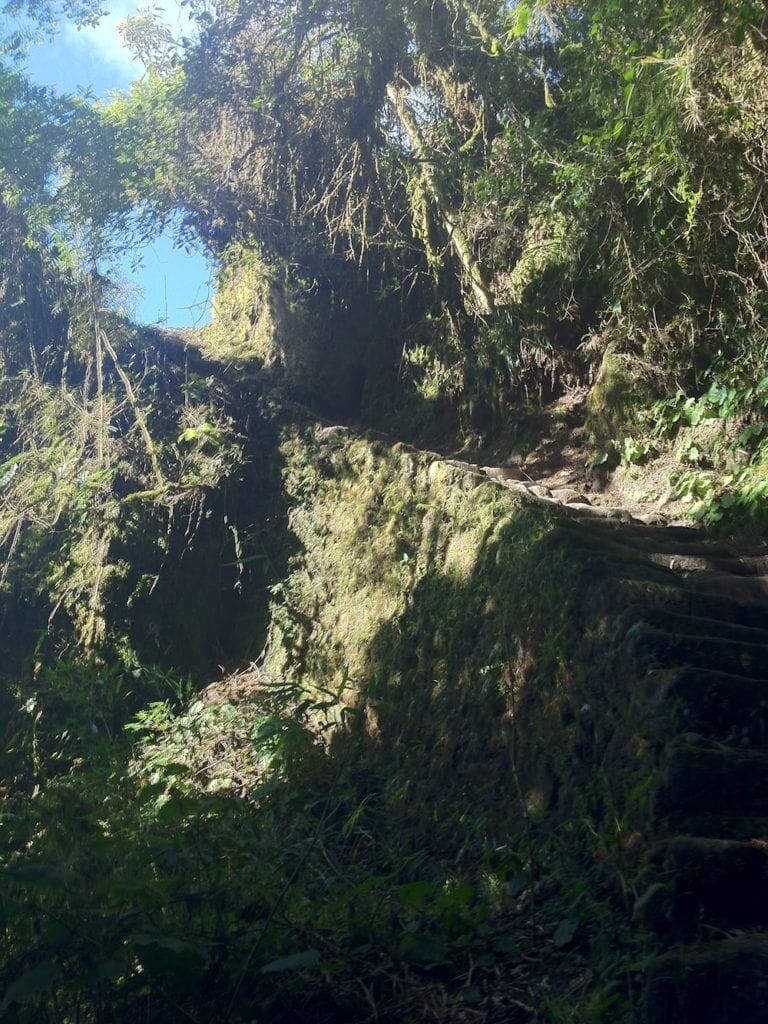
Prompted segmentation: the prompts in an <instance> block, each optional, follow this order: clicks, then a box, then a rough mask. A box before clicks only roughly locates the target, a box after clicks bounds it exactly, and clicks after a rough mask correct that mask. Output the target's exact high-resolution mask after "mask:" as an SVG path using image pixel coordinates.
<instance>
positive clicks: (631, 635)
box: [627, 623, 768, 679]
mask: <svg viewBox="0 0 768 1024" xmlns="http://www.w3.org/2000/svg"><path fill="white" fill-rule="evenodd" d="M627 636H628V639H629V642H630V647H631V652H632V656H634V657H635V658H636V660H637V662H638V663H639V664H641V665H645V666H646V667H647V668H654V667H658V666H662V667H670V668H672V667H675V666H677V665H680V666H683V665H688V666H691V667H696V668H709V669H714V670H716V671H718V672H726V673H729V674H732V675H741V676H748V677H749V678H751V679H761V678H764V677H765V676H766V675H768V645H766V644H756V643H745V642H744V641H743V640H723V639H720V638H718V637H707V636H688V635H686V634H681V633H668V632H666V631H664V630H660V629H654V628H653V627H652V626H646V625H644V624H643V623H636V624H635V625H634V626H633V627H632V628H631V629H630V630H629V632H628V634H627Z"/></svg>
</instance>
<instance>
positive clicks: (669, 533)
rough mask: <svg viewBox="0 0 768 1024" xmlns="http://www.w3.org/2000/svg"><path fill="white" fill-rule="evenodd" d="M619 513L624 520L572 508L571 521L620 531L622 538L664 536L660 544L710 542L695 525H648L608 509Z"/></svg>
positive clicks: (595, 510) (590, 526)
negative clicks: (628, 520)
mask: <svg viewBox="0 0 768 1024" xmlns="http://www.w3.org/2000/svg"><path fill="white" fill-rule="evenodd" d="M609 511H615V512H617V513H621V514H622V515H623V516H624V520H623V521H622V518H621V516H620V515H618V514H617V515H615V516H611V515H602V516H601V515H600V512H599V510H598V509H596V508H594V507H593V508H592V509H591V510H590V509H587V508H579V509H573V510H572V512H573V521H574V522H575V523H578V524H579V526H582V527H583V528H584V529H587V530H589V529H594V530H603V531H605V532H606V533H607V532H609V531H610V532H620V533H621V534H622V539H626V540H627V541H629V540H630V539H631V538H643V537H645V538H648V539H651V540H654V541H659V538H661V537H663V538H665V539H664V540H663V541H660V542H661V543H662V544H666V543H671V542H673V541H675V542H681V543H695V544H704V545H705V546H706V545H707V543H711V540H710V538H708V537H707V536H706V534H705V533H704V532H703V531H702V530H701V529H699V528H697V527H695V526H648V524H647V523H642V522H640V521H639V520H633V521H631V522H627V519H628V518H629V519H631V518H632V517H631V516H630V514H629V513H628V512H623V511H622V510H620V509H619V510H609Z"/></svg>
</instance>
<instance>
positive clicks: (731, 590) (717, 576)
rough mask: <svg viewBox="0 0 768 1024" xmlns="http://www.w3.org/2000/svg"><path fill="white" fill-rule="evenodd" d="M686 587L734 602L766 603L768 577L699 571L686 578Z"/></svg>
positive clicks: (767, 597) (767, 599)
mask: <svg viewBox="0 0 768 1024" xmlns="http://www.w3.org/2000/svg"><path fill="white" fill-rule="evenodd" d="M685 582H686V586H688V587H690V588H691V590H694V591H696V592H699V593H702V594H716V595H719V596H721V597H730V598H732V599H733V600H735V601H741V602H743V603H753V604H757V603H760V602H762V603H763V604H765V603H766V602H768V576H737V575H735V574H734V573H728V572H712V571H710V570H701V571H699V572H692V573H690V574H689V575H687V576H686V580H685Z"/></svg>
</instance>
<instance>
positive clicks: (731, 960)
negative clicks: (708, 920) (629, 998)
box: [643, 934, 768, 1024]
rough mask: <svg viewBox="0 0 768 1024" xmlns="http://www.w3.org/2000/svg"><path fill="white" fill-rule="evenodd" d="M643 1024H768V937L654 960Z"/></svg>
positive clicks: (732, 941)
mask: <svg viewBox="0 0 768 1024" xmlns="http://www.w3.org/2000/svg"><path fill="white" fill-rule="evenodd" d="M643 1020H644V1024H768V935H761V934H756V935H751V934H748V935H739V936H736V937H730V938H726V939H723V940H722V941H720V942H710V943H707V944H703V945H696V946H684V947H678V948H675V949H672V950H670V951H669V952H668V953H665V954H663V955H662V956H660V957H657V958H656V960H655V961H653V963H652V964H651V965H650V967H649V968H648V970H647V973H646V982H645V992H644V996H643Z"/></svg>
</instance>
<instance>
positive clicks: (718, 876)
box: [646, 836, 768, 938]
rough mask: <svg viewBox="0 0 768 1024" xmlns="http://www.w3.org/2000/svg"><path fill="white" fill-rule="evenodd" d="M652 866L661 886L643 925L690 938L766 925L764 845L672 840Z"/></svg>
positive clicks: (767, 853)
mask: <svg viewBox="0 0 768 1024" xmlns="http://www.w3.org/2000/svg"><path fill="white" fill-rule="evenodd" d="M654 862H655V863H656V864H657V865H658V869H659V875H658V878H659V880H660V882H661V883H662V887H661V888H660V889H658V890H657V892H656V898H655V899H654V900H653V901H652V902H653V905H654V913H653V915H648V916H647V917H646V923H647V924H649V925H650V926H652V927H655V928H656V929H657V930H658V931H660V932H662V933H664V932H667V933H669V932H672V933H673V934H674V935H675V936H677V937H678V938H681V937H688V938H690V937H692V936H693V935H694V934H696V933H697V932H698V933H701V934H704V935H706V936H707V937H711V934H712V931H711V930H712V928H713V927H715V928H721V929H735V928H739V929H743V928H755V927H768V842H766V841H762V840H752V841H746V842H745V841H739V840H734V839H713V838H710V837H705V836H676V837H675V838H674V839H670V840H668V841H667V842H666V843H664V844H663V845H662V846H661V847H659V849H658V850H657V851H656V854H655V856H654ZM651 917H652V918H653V919H649V918H651Z"/></svg>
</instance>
